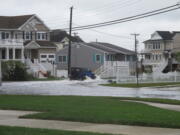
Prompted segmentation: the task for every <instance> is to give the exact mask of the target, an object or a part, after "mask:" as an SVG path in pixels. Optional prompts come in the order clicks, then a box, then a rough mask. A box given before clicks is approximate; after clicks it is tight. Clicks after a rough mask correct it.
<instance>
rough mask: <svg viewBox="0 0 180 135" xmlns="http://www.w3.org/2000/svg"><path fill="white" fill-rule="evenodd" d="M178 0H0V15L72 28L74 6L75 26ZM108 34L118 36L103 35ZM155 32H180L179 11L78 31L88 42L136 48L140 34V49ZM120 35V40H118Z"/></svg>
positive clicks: (159, 6) (152, 8) (146, 9)
mask: <svg viewBox="0 0 180 135" xmlns="http://www.w3.org/2000/svg"><path fill="white" fill-rule="evenodd" d="M177 2H178V0H1V4H0V15H1V16H13V15H24V14H37V15H38V16H39V17H40V18H41V19H42V20H43V21H44V22H45V24H47V26H48V27H49V28H51V29H63V28H66V27H68V25H69V8H70V6H72V5H73V6H74V12H73V14H74V16H73V25H74V26H76V25H88V24H94V23H100V22H104V21H111V20H115V19H119V18H123V17H128V16H132V15H136V14H140V13H144V12H147V11H151V10H154V9H159V8H163V7H166V6H169V5H173V4H176V3H177ZM94 30H95V31H99V32H105V33H109V34H113V35H117V36H110V35H106V34H102V33H101V34H100V33H97V32H95V31H94ZM156 30H167V31H180V10H176V11H172V12H169V13H165V14H163V15H158V16H154V17H149V18H145V19H141V20H136V21H132V22H128V23H123V24H116V25H112V26H108V27H102V28H96V29H93V30H83V31H78V34H79V36H81V37H82V38H83V39H84V40H85V41H86V42H91V41H96V39H97V40H98V41H99V42H108V43H113V44H116V45H119V46H121V47H124V48H128V49H134V41H133V39H131V38H133V37H132V36H130V34H131V33H135V32H136V33H139V34H140V36H139V37H138V38H139V41H140V44H139V48H143V44H142V42H143V41H144V40H147V39H149V38H150V35H151V34H152V33H153V32H154V31H156ZM118 36H119V37H118Z"/></svg>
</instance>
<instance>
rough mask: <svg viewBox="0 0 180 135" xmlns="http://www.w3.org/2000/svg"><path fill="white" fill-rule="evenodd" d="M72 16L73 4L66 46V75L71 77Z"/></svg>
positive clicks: (71, 11)
mask: <svg viewBox="0 0 180 135" xmlns="http://www.w3.org/2000/svg"><path fill="white" fill-rule="evenodd" d="M72 16H73V6H72V7H71V8H70V23H69V36H70V38H69V47H68V77H69V78H70V79H71V40H72V39H71V37H72Z"/></svg>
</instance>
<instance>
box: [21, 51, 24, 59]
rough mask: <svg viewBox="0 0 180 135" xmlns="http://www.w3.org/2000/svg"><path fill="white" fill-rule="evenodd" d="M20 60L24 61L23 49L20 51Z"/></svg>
mask: <svg viewBox="0 0 180 135" xmlns="http://www.w3.org/2000/svg"><path fill="white" fill-rule="evenodd" d="M21 60H22V61H24V48H22V49H21Z"/></svg>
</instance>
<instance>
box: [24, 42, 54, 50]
mask: <svg viewBox="0 0 180 135" xmlns="http://www.w3.org/2000/svg"><path fill="white" fill-rule="evenodd" d="M30 42H32V41H27V42H25V43H24V45H25V46H26V45H28V44H29V43H30ZM35 42H36V43H37V44H38V45H40V47H42V48H56V45H55V44H54V43H53V42H50V41H35Z"/></svg>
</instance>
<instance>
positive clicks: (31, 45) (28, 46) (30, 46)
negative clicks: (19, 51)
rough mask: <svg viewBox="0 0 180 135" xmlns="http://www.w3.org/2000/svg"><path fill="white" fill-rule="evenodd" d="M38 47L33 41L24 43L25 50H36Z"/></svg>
mask: <svg viewBox="0 0 180 135" xmlns="http://www.w3.org/2000/svg"><path fill="white" fill-rule="evenodd" d="M38 48H40V45H39V44H37V43H36V42H35V41H28V42H26V43H25V49H38Z"/></svg>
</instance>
